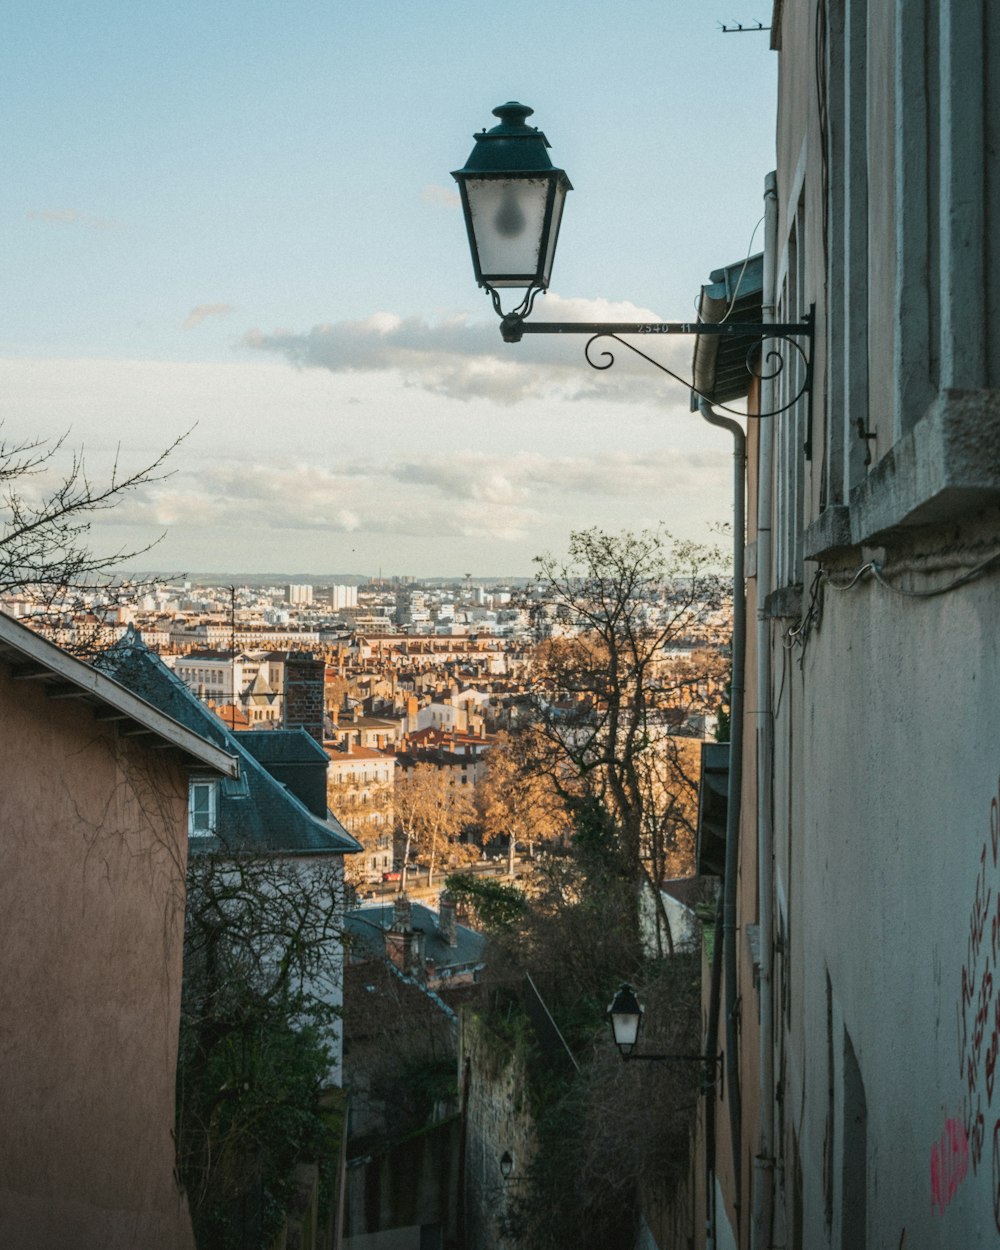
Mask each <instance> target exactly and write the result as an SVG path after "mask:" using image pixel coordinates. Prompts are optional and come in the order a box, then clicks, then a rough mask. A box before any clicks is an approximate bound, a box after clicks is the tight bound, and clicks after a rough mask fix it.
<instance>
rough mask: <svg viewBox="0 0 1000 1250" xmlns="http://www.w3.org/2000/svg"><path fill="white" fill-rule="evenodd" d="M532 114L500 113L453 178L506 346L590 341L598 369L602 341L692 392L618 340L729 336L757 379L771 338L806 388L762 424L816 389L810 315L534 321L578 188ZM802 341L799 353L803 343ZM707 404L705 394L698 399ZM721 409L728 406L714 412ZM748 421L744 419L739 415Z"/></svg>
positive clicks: (514, 108)
mask: <svg viewBox="0 0 1000 1250" xmlns="http://www.w3.org/2000/svg"><path fill="white" fill-rule="evenodd" d="M533 112H534V110H533V109H530V108H529V107H528V106H527V105H526V104H519V103H517V102H516V101H513V100H512V101H510V102H509V103H507V104H500V105H498V106H497V107H496V108H495V109H494V110H493V114H494V116H495V117H498V118H499V119H500V124H499V125H497V126H494V127H493V129H492V130H483V131H482V132H481V133H480V134H477V135H476V136H475V140H476V144H475V147H474V148H473V149H472V153H471V154H470V156H469V159H468V160H467V161H466V163H465V166H464V167H463V168H462V169H457V170H455V171H454V172H453V174H452V177H453V178H454V179H455V181H456V182H457V183H458V186H459V190H460V192H461V195H462V209H463V211H464V213H465V226H466V230H467V231H468V235H469V247H470V249H471V251H472V266H473V269H474V270H475V274H476V281H477V282H478V283H479V285H480V286H481V287H484V288H485V289H486V290H487V291H488V292H489V294H490V298H491V299H492V301H493V307H494V309H495V310H496V313H497V316H498V317H499V318H500V333H501V334H502V336H503V338H504V340H505V341H506V342H508V343H517V342H519V341H520V339H521V337H522V336H523V335H525V334H586V335H589V340H588V342H587V345H586V348H585V349H584V355H585V356H586V359H587V362H588V364H590V365H592V366H593V368H595V369H608V368H610V367H611V365H613V364H614V356H613V355H612V353H611V352H610V351H608V350H607V349H606V348H605V349H604V350H602V351H601V352H600V354H599V356H597V357H594V356H591V347H592V345H593V344H594V342H595V341H596V340H597V339H614V340H615V341H616V342H617V343H619V344H620V345H621V346H622V347H626V348H628V350H629V351H630V352H633V353H634V354H635V355H637V356H641V357H642V358H643V360H646V361H647V362H648V363H649V364H651V365H653V366H654V367H655V368H657V369H659V370H660V371H661V372H663V373H666V374H669V375H670V377H672V378H675V379H676V380H677V381H678V382H681V383H683V384H684V385H685V386H686V387H688V388H689V389H690V390H692V391H693V392H694V393H695V394H697V393H698V392H696V391H695V390H694V387H693V386H692V385H691V383H690V382H688V381H686V380H685V379H684V378H681V377H679V376H678V375H677V374H676V373H674V372H672V370H670V369H668V368H667V367H666V366H665V365H663V364H661V363H660V362H659V361H657V360H654V359H653V358H652V357H651V356H647V355H646V353H645V352H643V351H640V349H639V348H638V347H636V346H635V344H634V343H630V342H628V341H626V340H625V339H623V338H621V337H620V336H621V335H654V334H685V335H694V334H711V335H718V336H720V337H724V338H740V339H748V340H749V350H748V352H747V368H748V370H749V371H750V372H751V373H753V374H754V375H755V376H757V377H762V376H765V375H762V374H760V373H757V364H756V362H757V359H758V357H759V356H760V355H761V346H762V344H763V342H764V341H765V340H767V341H769V342H770V341H772V340H776V341H781V342H783V343H785V344H787V345H788V346H789V347H790V348H791V349H792V350H793V351H794V352H797V353H798V355H799V357H800V358H801V360H802V362H803V365H804V368H803V370H802V377H803V382H802V385H801V387H800V388H799V390H798V391H797V392H796V394H795V395H793V396H792V397H791V398H790V399H788V400H787V402H786V403H785V404H784V405H783V406H782V407H780V408H776V409H774V410H773V411H772V412H759V413H756V414H754V415H756V416H760V417H770V416H775V415H776V414H777V413H779V412H784V411H785V409H786V408H790V407H791V406H792V405H793V404H794V403H796V402H797V400H798V399H799V398H800V397H801V396H802V395H804V394H806V393H808V392H809V391H810V389H811V385H812V372H811V366H810V356H811V352H810V350H809V348H810V347H811V344H812V338H813V315H812V313H811V312H810V313H809V314H808V315H807V316H806V317H804V318H803V319H802V321H793V322H773V323H767V324H760V323H756V324H752V323H748V322H745V321H726V320H723V321H720V322H706V321H693V322H692V321H652V322H594V321H571V322H560V321H541V322H539V321H536V322H530V321H528V320H527V317H528V316H529V315H530V314H531V310H532V308H533V306H534V303H535V298H536V297H537V295H538V293H539V292H540V291H545V290H547V289H548V285H549V279H550V277H551V274H552V262H553V260H554V258H555V251H556V242H557V240H558V238H559V225H560V222H561V221H562V210H563V204H564V203H565V199H566V192H567V191H570V190H572V184H571V183H570V181H569V178H567V176H566V172H565V170H562V169H557V168H555V167H554V166H553V164H552V162H551V160H550V159H549V155H548V151H547V149H548V147H549V142H548V140H547V139H546V137H545V135H543V134H542V132H541V131H540V130H538V129H537V127H534V126H529V125H527V124H526V122H525V118H527V117H531V116H532V114H533ZM508 287H516V288H520V289H523V290H524V296H523V298H522V300H521V302H520V303H519V304H518V305H517V306H516V307H515V308H513V309H512V310H511V311H510V312H507V313H505V312H504V311H503V308H502V307H501V303H500V294H499V292H500V290H501V289H503V288H508ZM799 339H804V340H806V348H805V349H803V347H801V346H800V345H799V342H797V340H799ZM766 359H767V362H768V367H769V368H770V369H771V372H770V373H769V374H767V375H766V376H767V377H771V378H773V377H776V376H777V375H778V374H779V373H780V372H781V371H782V369H783V368H784V358H783V356H782V354H781V350H780V349H779V348H778V347H776V346H771V347H769V349H768V351H767V352H766ZM701 398H703V399H710V397H709V396H701ZM716 407H719V408H725V405H722V404H717V405H716ZM738 415H740V416H743V415H745V414H743V413H739V414H738Z"/></svg>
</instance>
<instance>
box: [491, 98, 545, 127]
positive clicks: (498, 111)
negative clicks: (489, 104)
mask: <svg viewBox="0 0 1000 1250" xmlns="http://www.w3.org/2000/svg"><path fill="white" fill-rule="evenodd" d="M534 111H535V110H534V109H533V108H530V107H529V106H528V105H527V104H519V103H518V102H517V100H508V101H507V103H506V104H498V105H497V106H496V108H495V109H494V110H493V116H494V117H499V118H500V125H499V126H494V127H493V132H492V133H493V134H496V132H497V131H498V130H500V129H501V128H504V129H508V128H509V129H515V130H531V131H532V132H533V133H537V127H529V126H526V125H525V124H524V119H525V118H526V117H531V116H532V115H533V114H534Z"/></svg>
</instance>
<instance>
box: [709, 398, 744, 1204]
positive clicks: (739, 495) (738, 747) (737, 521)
mask: <svg viewBox="0 0 1000 1250" xmlns="http://www.w3.org/2000/svg"><path fill="white" fill-rule="evenodd" d="M698 410H699V411H700V413H701V415H702V416H703V417H704V419H705V420H706V421H707V422H708V423H709V425H716V426H719V427H720V428H721V429H724V430H728V431H729V432H730V434H732V436H733V642H732V651H733V672H732V686H731V691H730V696H729V720H730V733H729V803H728V810H727V815H726V866H725V879H724V884H723V904H722V942H723V965H724V975H725V985H726V1100H727V1101H728V1103H729V1133H730V1136H731V1138H732V1148H733V1177H734V1182H733V1183H734V1186H735V1192H734V1201H735V1206H736V1219H737V1225H738V1224H739V1218H740V1191H741V1188H742V1167H741V1164H742V1157H743V1152H742V1148H741V1144H740V1141H741V1110H740V1069H739V1049H738V1027H737V1026H738V1020H737V994H736V892H737V885H738V880H737V874H738V870H739V832H740V792H741V789H742V775H743V681H744V677H743V673H744V665H745V657H744V651H745V649H746V594H745V590H744V585H743V552H744V546H745V543H746V460H747V439H746V434H745V433H744V430H743V427H742V425H740V423H739V422H738V421H734V420H732V418H730V417H722V416H719V415H718V414H717V413H716V412H713V410H712V405H711V404H710V403H709V402H708V400H707V399H702V400H699V403H698Z"/></svg>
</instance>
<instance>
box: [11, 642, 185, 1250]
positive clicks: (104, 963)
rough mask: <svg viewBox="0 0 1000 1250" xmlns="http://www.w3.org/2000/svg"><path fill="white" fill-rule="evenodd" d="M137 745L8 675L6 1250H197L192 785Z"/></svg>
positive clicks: (162, 755) (167, 760)
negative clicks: (185, 1185) (189, 1109)
mask: <svg viewBox="0 0 1000 1250" xmlns="http://www.w3.org/2000/svg"><path fill="white" fill-rule="evenodd" d="M142 741H143V740H142V739H125V738H122V739H119V738H118V737H117V734H116V730H115V729H114V727H113V725H109V724H106V723H101V722H99V721H97V720H96V719H95V717H94V715H93V712H92V711H91V710H90V708H89V707H88V706H86V705H85V704H82V703H80V702H79V701H77V700H75V699H63V700H56V699H51V698H47V697H46V695H45V693H44V691H43V690H41V689H39V685H38V683H36V682H31V681H21V682H13V681H11V680H10V675H9V671H8V670H7V668H6V666H5V665H2V664H0V760H2V761H3V774H2V779H0V995H2V997H0V1246H4V1247H6V1248H7V1250H22V1247H23V1248H24V1250H47V1248H49V1247H51V1248H52V1250H55V1248H56V1247H58V1248H59V1250H66V1248H67V1247H73V1250H87V1248H88V1247H94V1248H95V1250H97V1248H98V1247H99V1248H100V1250H118V1248H119V1247H121V1248H122V1250H124V1247H126V1246H127V1247H128V1248H129V1250H145V1248H146V1247H148V1248H149V1250H175V1248H176V1250H192V1248H193V1238H192V1235H191V1230H190V1221H189V1219H188V1215H187V1210H186V1207H185V1205H184V1202H183V1199H182V1197H181V1195H180V1194H179V1192H178V1190H177V1186H176V1184H175V1182H174V1179H173V1163H174V1148H173V1140H172V1131H173V1127H174V1077H175V1069H176V1062H177V1033H178V1020H179V1005H180V982H181V960H182V941H183V920H184V871H185V865H186V857H187V835H186V778H185V775H184V774H183V772H182V771H181V768H180V766H179V764H178V763H177V762H176V761H175V760H174V757H173V754H172V752H168V751H157V750H152V749H150V748H149V747H148V746H142V745H140V743H141V742H142ZM145 741H147V742H148V741H150V740H149V739H146V740H145Z"/></svg>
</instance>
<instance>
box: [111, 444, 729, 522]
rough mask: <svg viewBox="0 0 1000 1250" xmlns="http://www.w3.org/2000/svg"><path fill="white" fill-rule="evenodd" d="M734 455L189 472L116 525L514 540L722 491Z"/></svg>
mask: <svg viewBox="0 0 1000 1250" xmlns="http://www.w3.org/2000/svg"><path fill="white" fill-rule="evenodd" d="M728 460H729V457H728V455H727V454H726V453H725V452H722V451H720V452H718V453H716V452H707V453H706V452H686V453H682V452H678V451H675V450H665V451H660V452H654V453H653V454H648V453H647V454H640V453H632V452H611V453H594V454H592V455H583V456H545V455H542V454H538V453H513V454H510V455H504V454H502V453H497V454H493V455H491V454H484V453H478V452H471V451H464V452H458V453H453V454H450V455H447V456H442V455H427V456H423V457H421V456H403V457H392V456H390V457H388V458H387V459H386V460H385V461H375V460H373V459H366V458H364V457H359V458H356V459H352V460H348V461H345V462H343V463H338V464H337V465H335V466H324V465H317V464H307V463H303V462H301V461H285V462H278V463H275V462H272V463H269V464H268V465H261V464H256V463H254V462H253V461H252V460H251V459H247V460H246V461H236V460H232V461H228V462H225V463H219V462H214V463H213V462H209V463H206V464H201V465H197V466H193V467H185V468H184V469H183V470H181V471H180V472H178V473H177V474H175V475H174V476H173V477H171V478H169V479H168V480H166V481H164V482H160V483H157V484H155V485H153V486H150V487H148V488H146V489H144V490H143V491H142V492H141V494H137V495H136V496H135V497H132V498H130V499H129V500H127V501H124V502H123V503H122V504H121V505H120V506H119V509H118V512H117V516H116V521H118V522H119V523H122V524H145V525H154V526H157V527H160V528H163V527H167V528H169V527H172V526H183V527H185V528H190V527H197V526H203V527H214V528H220V529H224V528H232V529H238V530H241V531H244V532H249V531H254V532H257V531H272V532H274V531H284V532H289V531H295V532H298V533H300V534H301V533H303V532H315V533H322V532H328V533H331V534H352V533H356V532H364V533H366V534H375V535H383V536H393V537H398V536H406V537H407V538H411V539H412V538H426V539H428V540H430V539H435V540H436V539H444V538H465V539H469V538H472V539H487V540H491V541H499V542H517V541H521V540H523V539H525V538H526V537H527V536H528V535H530V534H531V533H533V532H535V531H536V530H537V528H538V527H539V525H540V524H542V523H543V521H544V519H545V517H546V516H547V515H548V514H549V513H550V512H551V511H552V510H553V509H555V510H559V509H561V508H562V507H564V506H566V505H571V506H572V507H573V508H574V509H575V510H578V508H579V505H580V502H581V501H584V500H586V501H590V503H591V504H593V502H594V501H595V500H599V499H602V498H603V499H613V500H619V501H622V500H630V499H632V498H634V497H635V496H637V495H644V496H646V497H650V496H652V497H654V498H655V497H661V498H663V499H664V500H666V499H668V498H669V497H671V496H674V495H684V494H687V495H692V496H694V495H704V494H706V493H710V492H711V491H713V490H715V489H717V488H718V487H719V486H720V485H724V483H725V481H726V480H727V473H728Z"/></svg>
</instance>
